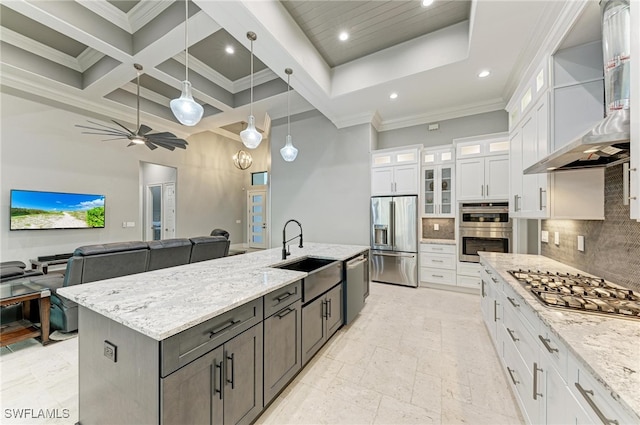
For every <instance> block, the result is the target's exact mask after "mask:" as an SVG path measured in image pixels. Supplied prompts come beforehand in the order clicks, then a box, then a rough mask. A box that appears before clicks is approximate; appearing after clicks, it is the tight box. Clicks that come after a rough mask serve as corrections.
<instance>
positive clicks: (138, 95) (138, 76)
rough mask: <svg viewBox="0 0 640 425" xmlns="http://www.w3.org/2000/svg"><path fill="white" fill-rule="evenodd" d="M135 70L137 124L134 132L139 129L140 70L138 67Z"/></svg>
mask: <svg viewBox="0 0 640 425" xmlns="http://www.w3.org/2000/svg"><path fill="white" fill-rule="evenodd" d="M137 72H138V75H137V77H136V83H137V85H138V90H137V97H136V98H137V108H136V110H137V112H138V113H137V120H138V122H137V124H138V126H137V128H136V134H137V133H138V131H140V72H141V70H139V69H138V70H137Z"/></svg>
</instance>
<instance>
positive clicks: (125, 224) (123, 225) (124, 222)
mask: <svg viewBox="0 0 640 425" xmlns="http://www.w3.org/2000/svg"><path fill="white" fill-rule="evenodd" d="M125 227H127V222H126V221H123V222H122V228H123V229H124V228H125Z"/></svg>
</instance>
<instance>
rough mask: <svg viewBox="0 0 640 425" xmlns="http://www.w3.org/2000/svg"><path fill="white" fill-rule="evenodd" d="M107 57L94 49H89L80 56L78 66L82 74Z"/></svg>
mask: <svg viewBox="0 0 640 425" xmlns="http://www.w3.org/2000/svg"><path fill="white" fill-rule="evenodd" d="M105 56H106V55H105V54H104V53H102V52H100V51H98V50H96V49H94V48H92V47H87V48H86V49H84V51H83V52H82V53H80V54H79V55H78V58H77V59H78V66H79V68H80V72H84V71H86V70H87V69H89V68H91V67H92V66H93V65H95V64H96V63H98V61H99V60H100V59H102V58H103V57H105Z"/></svg>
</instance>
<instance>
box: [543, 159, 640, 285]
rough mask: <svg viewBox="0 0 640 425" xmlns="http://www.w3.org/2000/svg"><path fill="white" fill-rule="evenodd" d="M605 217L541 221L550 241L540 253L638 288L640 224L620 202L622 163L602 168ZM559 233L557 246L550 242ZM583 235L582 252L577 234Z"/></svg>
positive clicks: (627, 207) (639, 280)
mask: <svg viewBox="0 0 640 425" xmlns="http://www.w3.org/2000/svg"><path fill="white" fill-rule="evenodd" d="M604 190H605V194H604V197H605V200H604V215H605V219H604V220H542V230H547V231H549V241H550V243H542V250H541V253H542V255H544V256H546V257H549V258H553V259H554V260H557V261H560V262H562V263H565V264H569V265H571V266H573V267H576V268H578V269H580V270H583V271H585V272H587V273H591V274H594V275H597V276H599V277H603V278H605V279H607V280H609V281H611V282H613V283H618V284H620V285H624V286H628V287H630V288H632V289H635V290H637V291H640V223H639V222H637V221H635V220H631V219H630V218H629V206H628V205H627V206H625V205H622V165H618V166H615V167H611V168H607V169H606V170H605V185H604ZM554 232H559V233H560V245H558V246H556V245H555V244H554V243H553V234H554ZM578 235H582V236H584V237H585V241H584V248H585V249H584V252H580V251H578V250H577V245H578V242H577V237H578Z"/></svg>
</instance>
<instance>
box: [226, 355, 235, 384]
mask: <svg viewBox="0 0 640 425" xmlns="http://www.w3.org/2000/svg"><path fill="white" fill-rule="evenodd" d="M235 354H236V353H231V355H230V356H229V355H227V360H231V379H230V380H229V378H228V377H227V383H229V384H231V389H232V390H233V389H235V386H236V367H235V363H236V362H235ZM227 371H229V368H227Z"/></svg>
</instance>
